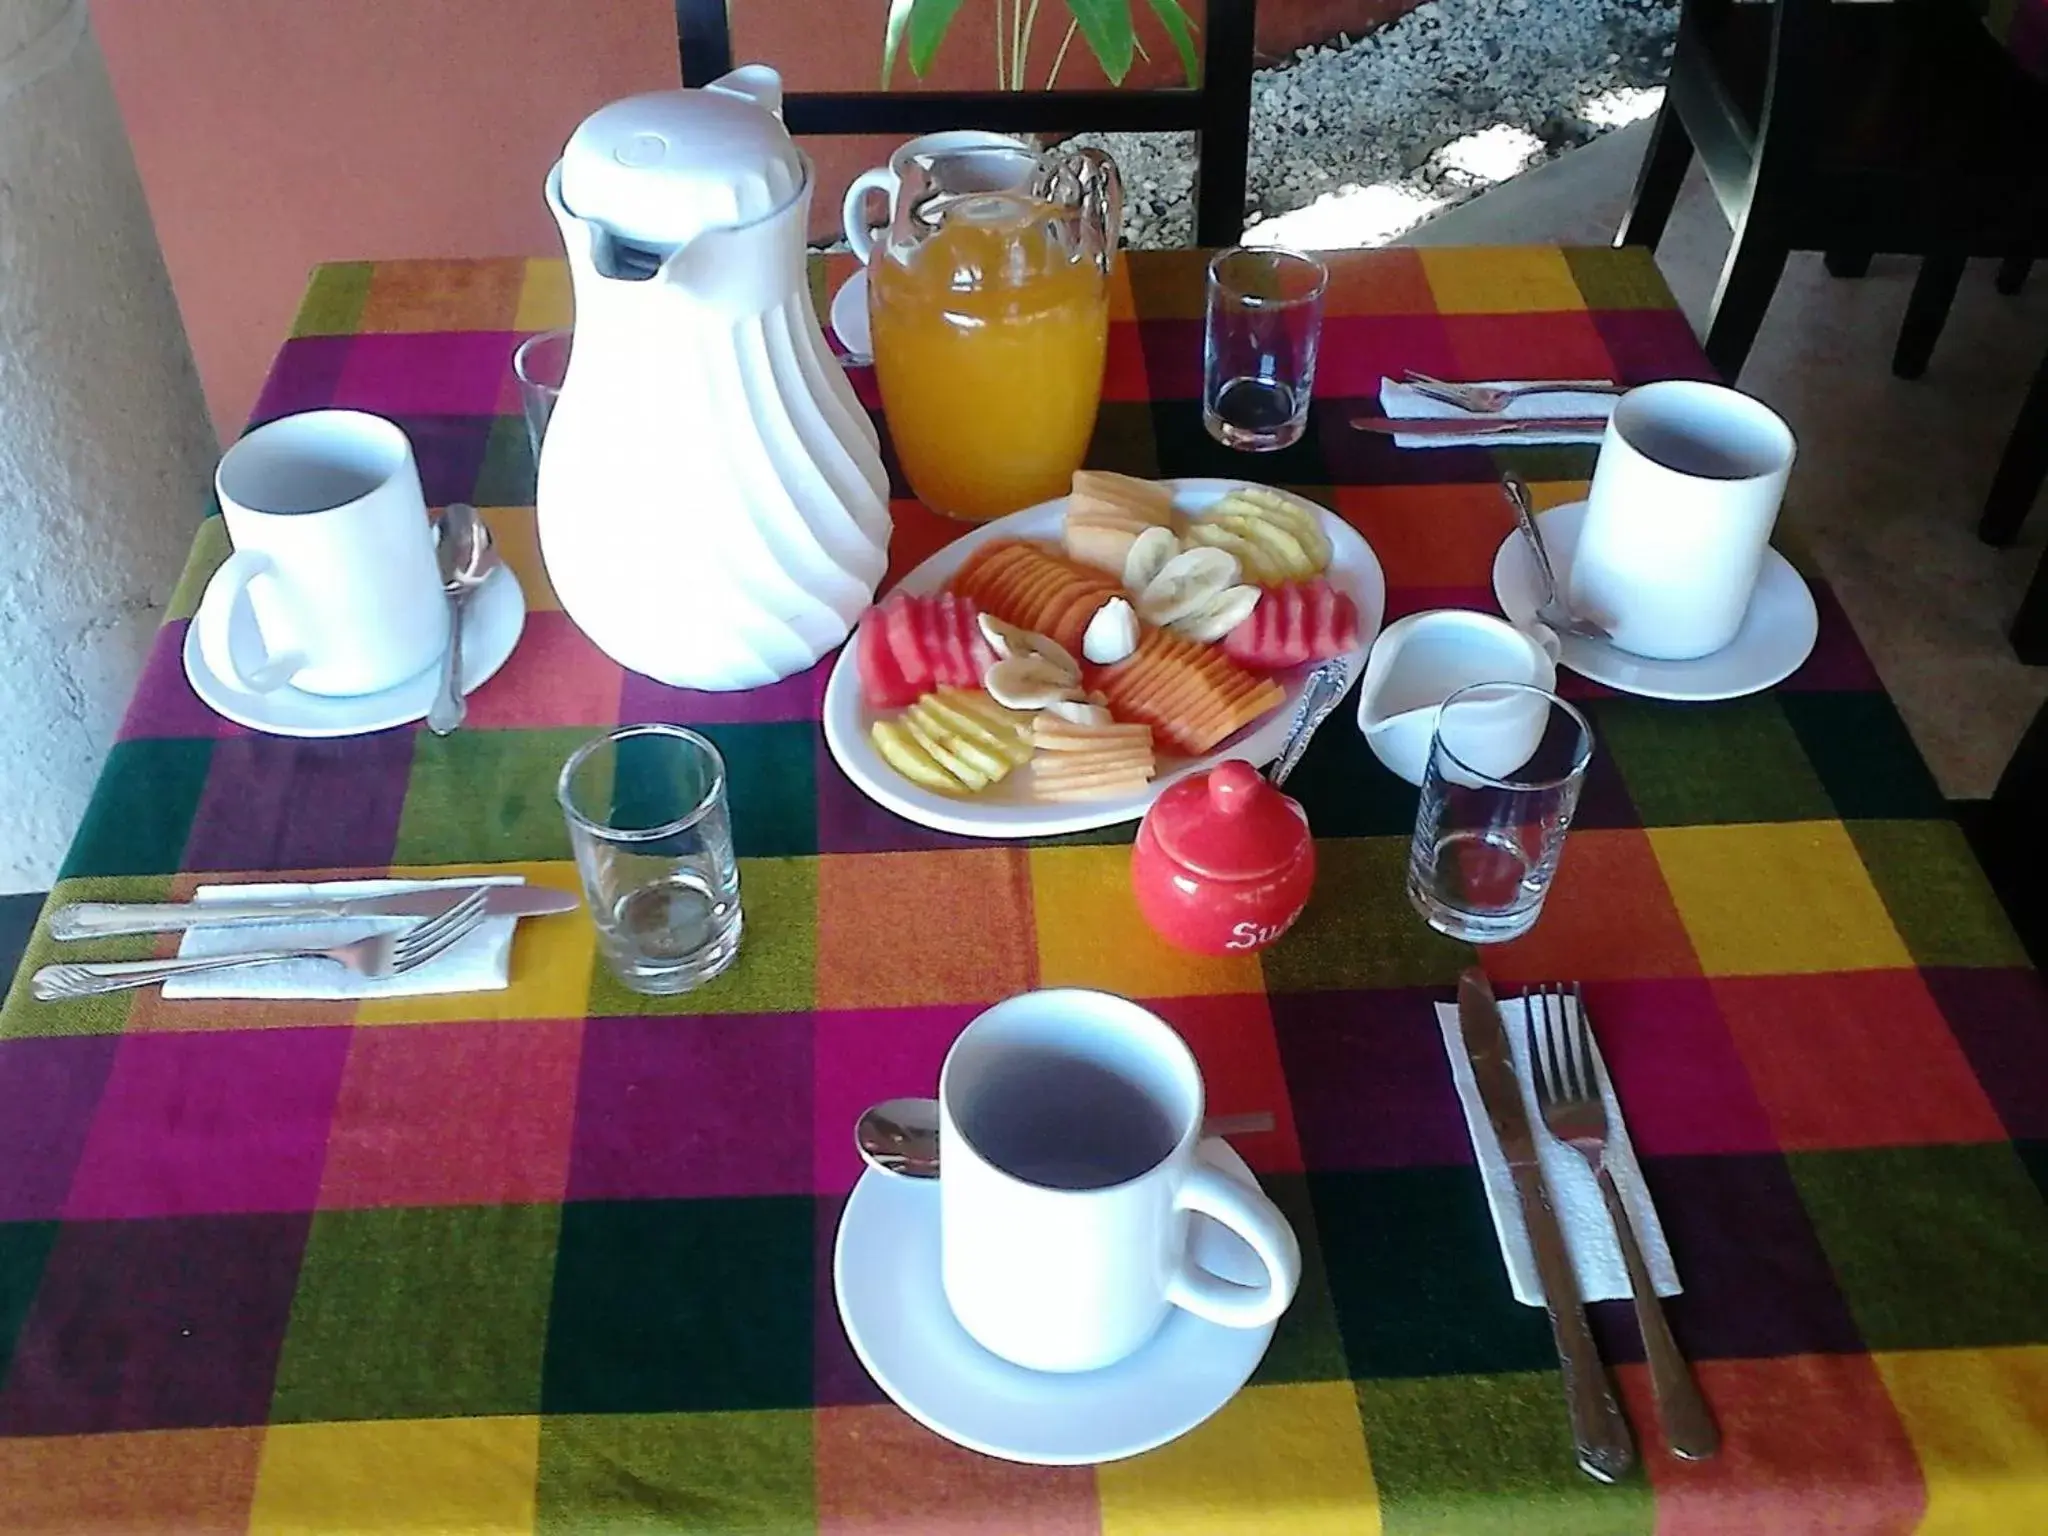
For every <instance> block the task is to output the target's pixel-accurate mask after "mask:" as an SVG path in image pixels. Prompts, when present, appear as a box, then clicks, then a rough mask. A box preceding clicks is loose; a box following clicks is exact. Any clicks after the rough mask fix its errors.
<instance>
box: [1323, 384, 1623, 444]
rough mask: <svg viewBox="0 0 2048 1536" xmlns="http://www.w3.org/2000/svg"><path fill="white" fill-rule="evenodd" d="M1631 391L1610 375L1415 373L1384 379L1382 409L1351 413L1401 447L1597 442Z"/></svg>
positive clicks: (1358, 423)
mask: <svg viewBox="0 0 2048 1536" xmlns="http://www.w3.org/2000/svg"><path fill="white" fill-rule="evenodd" d="M1627 390H1628V386H1627V385H1624V384H1616V383H1614V382H1612V381H1611V380H1608V379H1521V380H1515V379H1505V380H1494V381H1491V382H1487V383H1480V384H1452V383H1448V382H1446V381H1445V380H1442V379H1436V378H1431V377H1430V376H1429V375H1428V374H1420V373H1413V372H1411V373H1410V374H1409V375H1408V376H1407V379H1406V380H1405V381H1401V380H1396V379H1381V380H1380V409H1381V410H1382V411H1383V412H1385V414H1384V415H1381V416H1354V417H1353V418H1352V419H1351V425H1352V426H1353V427H1355V428H1357V429H1358V430H1359V431H1361V432H1379V433H1386V434H1391V435H1392V436H1393V439H1394V445H1395V446H1396V447H1398V448H1455V447H1470V446H1472V445H1474V444H1478V445H1481V446H1485V445H1487V444H1492V443H1516V444H1519V445H1522V446H1525V447H1540V446H1542V445H1544V444H1558V443H1597V442H1599V441H1600V438H1601V435H1602V434H1603V433H1605V432H1606V430H1607V418H1608V417H1609V416H1610V415H1612V414H1613V412H1614V402H1615V401H1616V400H1618V399H1619V398H1620V397H1621V396H1622V395H1623V394H1625V393H1626V392H1627Z"/></svg>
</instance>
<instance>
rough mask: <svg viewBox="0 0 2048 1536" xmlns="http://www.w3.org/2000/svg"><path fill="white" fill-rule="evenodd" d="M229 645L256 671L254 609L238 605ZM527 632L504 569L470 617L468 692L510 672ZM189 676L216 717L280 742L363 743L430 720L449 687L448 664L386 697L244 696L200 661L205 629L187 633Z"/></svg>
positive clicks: (518, 594)
mask: <svg viewBox="0 0 2048 1536" xmlns="http://www.w3.org/2000/svg"><path fill="white" fill-rule="evenodd" d="M233 624H234V628H233V630H232V631H231V632H230V634H229V636H228V644H229V645H230V646H232V647H233V648H234V652H235V659H236V662H237V664H243V663H244V658H246V664H247V665H250V666H255V665H257V664H258V662H259V661H260V658H261V652H262V638H261V637H260V636H259V635H258V634H257V632H256V619H255V616H254V615H253V614H251V613H250V611H249V605H248V604H247V603H237V604H236V605H235V617H234V620H233ZM525 629H526V594H525V593H524V592H522V591H520V590H519V578H518V577H516V576H514V575H513V574H512V568H511V567H510V566H509V565H501V566H499V567H498V569H497V570H496V571H495V572H494V573H493V574H492V575H491V577H490V579H489V580H487V581H486V582H485V583H484V584H483V585H482V586H480V587H478V588H477V589H476V594H475V595H474V596H473V597H471V598H470V600H469V602H468V604H467V606H465V607H464V609H463V613H462V691H463V692H464V693H466V694H467V693H474V692H476V690H477V689H478V688H479V687H481V686H482V685H483V684H484V683H485V682H487V681H488V680H489V679H490V678H491V677H492V676H493V675H494V674H495V673H496V672H497V670H498V668H500V667H502V666H504V665H505V661H506V658H507V657H509V656H510V655H511V654H512V648H513V647H514V646H516V645H517V644H518V643H519V636H520V635H521V633H523V632H524V631H525ZM185 676H186V678H187V679H188V680H189V681H190V682H191V684H192V691H193V692H194V693H196V694H198V695H199V697H200V698H201V699H202V700H204V701H205V703H206V705H207V707H208V708H209V709H211V710H212V711H213V712H214V713H215V714H218V715H225V716H227V718H228V719H230V720H232V721H234V722H235V724H237V725H246V726H248V727H249V729H251V730H252V731H264V732H267V733H268V734H270V735H272V736H362V735H366V734H368V733H369V732H371V731H382V730H388V729H390V727H392V726H394V725H405V724H407V723H408V722H409V721H413V720H419V719H423V718H425V716H426V713H427V710H428V708H429V707H430V706H431V705H432V704H433V702H434V690H435V689H436V688H437V687H438V686H439V684H440V680H441V663H440V659H439V658H438V657H437V658H435V662H434V665H433V666H431V667H429V668H427V669H426V671H424V672H422V673H420V674H419V676H417V677H411V678H407V679H406V680H405V681H404V682H402V683H398V684H396V685H394V686H392V687H390V688H386V689H385V690H384V691H383V692H382V693H365V694H358V695H356V696H355V697H353V698H328V697H326V696H324V695H321V694H317V693H303V692H301V691H300V690H299V689H297V688H292V687H289V686H287V687H284V688H280V689H278V690H277V691H276V692H275V693H244V692H243V691H242V690H241V689H239V688H236V687H234V686H233V685H232V684H230V683H227V682H225V681H223V680H222V679H221V678H220V677H219V676H218V675H217V674H216V673H215V672H214V670H213V669H212V668H211V667H209V666H208V665H207V664H206V658H205V657H204V656H202V655H200V654H199V626H198V625H196V624H194V625H192V626H191V627H190V628H188V629H187V630H186V631H185Z"/></svg>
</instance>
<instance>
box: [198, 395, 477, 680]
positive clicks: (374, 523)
mask: <svg viewBox="0 0 2048 1536" xmlns="http://www.w3.org/2000/svg"><path fill="white" fill-rule="evenodd" d="M214 489H215V490H216V491H217V492H218V493H219V495H220V506H221V513H222V515H223V516H224V517H225V518H226V520H227V525H228V534H229V536H230V537H231V538H232V539H233V541H234V546H235V550H234V553H233V554H231V555H229V556H228V558H227V560H226V561H225V562H224V563H223V564H222V565H221V567H220V569H219V570H217V571H215V572H214V574H213V579H212V580H211V581H209V582H208V583H207V584H206V594H205V596H204V597H202V598H201V599H200V602H199V612H198V614H197V615H196V616H195V618H194V619H193V622H194V624H196V625H197V626H198V629H199V647H200V654H201V655H202V656H204V657H205V659H206V664H207V665H208V666H209V667H211V668H212V669H213V671H214V673H215V674H216V675H217V676H218V677H219V678H220V679H221V680H222V681H223V682H225V683H228V684H230V685H232V686H234V687H236V688H240V689H241V690H242V691H244V692H245V693H270V692H273V691H274V690H276V689H278V688H282V687H284V686H285V685H286V684H287V683H289V684H290V685H291V686H292V687H294V688H298V689H301V690H303V691H304V692H306V693H317V694H327V695H332V696H336V697H347V696H351V695H357V694H365V693H378V692H381V691H382V690H384V689H386V688H389V687H391V686H393V685H394V684H397V683H402V682H404V681H405V680H406V679H407V678H410V677H414V676H417V675H418V674H419V673H421V672H423V671H425V670H426V669H427V668H428V667H430V666H432V665H433V664H434V663H435V662H436V661H437V660H439V659H440V656H441V652H442V650H443V649H444V648H445V647H446V646H447V644H448V602H447V598H446V596H445V595H444V594H443V592H442V590H441V575H440V568H439V566H438V564H437V563H436V560H435V556H434V533H433V525H432V524H431V523H429V522H428V521H427V503H426V497H425V495H424V494H423V493H422V491H421V489H420V472H419V466H418V465H417V464H416V463H415V462H414V461H413V453H412V444H411V443H410V442H409V441H407V439H406V436H405V433H404V432H402V431H400V430H399V428H398V426H397V425H396V424H395V423H393V422H389V421H386V420H385V419H384V418H383V417H381V416H371V415H367V414H365V413H364V412H362V411H307V412H305V413H303V414H302V415H297V416H285V417H281V418H279V419H278V420H276V421H273V422H268V423H266V424H265V425H263V426H260V427H258V428H256V430H255V431H253V432H251V433H249V435H248V436H246V437H244V438H243V439H242V440H241V441H240V442H238V443H236V444H235V445H234V446H233V447H231V448H230V449H228V451H227V452H226V453H225V454H224V455H223V456H222V457H221V461H220V467H219V468H218V469H217V470H215V471H214ZM245 602H246V603H247V604H248V605H249V608H250V610H251V611H252V613H253V614H254V616H255V620H256V629H257V632H258V633H259V634H260V635H261V636H262V641H263V653H264V654H263V659H262V660H261V661H260V662H259V663H256V664H255V665H248V664H247V658H246V656H245V657H243V658H241V659H240V660H238V659H237V657H236V656H235V654H234V652H235V647H234V646H233V645H232V644H231V643H230V637H231V635H232V634H233V632H234V629H235V627H236V626H235V617H236V612H237V610H238V608H239V607H240V605H241V604H243V603H245Z"/></svg>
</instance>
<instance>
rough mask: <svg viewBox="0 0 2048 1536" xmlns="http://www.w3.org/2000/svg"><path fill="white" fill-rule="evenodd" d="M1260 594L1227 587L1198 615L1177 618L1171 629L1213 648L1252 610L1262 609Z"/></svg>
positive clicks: (1256, 591) (1240, 587)
mask: <svg viewBox="0 0 2048 1536" xmlns="http://www.w3.org/2000/svg"><path fill="white" fill-rule="evenodd" d="M1259 593H1260V588H1258V587H1249V586H1238V587H1226V588H1224V589H1223V590H1222V591H1221V592H1219V593H1217V594H1216V595H1215V596H1214V597H1212V598H1210V599H1209V601H1208V602H1207V603H1205V604H1204V605H1203V606H1202V608H1201V609H1200V610H1199V611H1198V612H1195V613H1191V614H1189V615H1188V616H1187V617H1186V618H1182V619H1176V620H1175V621H1174V622H1173V623H1172V624H1170V625H1168V626H1167V627H1168V628H1169V629H1171V630H1172V631H1173V632H1174V633H1175V634H1177V635H1184V636H1185V637H1186V638H1188V639H1190V640H1197V641H1200V642H1201V643H1202V644H1203V645H1213V644H1215V643H1216V642H1217V641H1218V640H1221V639H1222V638H1223V637H1224V636H1225V635H1227V634H1229V633H1230V632H1231V631H1232V630H1233V629H1235V628H1237V626H1238V625H1240V624H1242V623H1243V622H1244V621H1245V620H1246V619H1248V618H1250V617H1251V616H1252V610H1253V609H1254V608H1256V607H1258V606H1259Z"/></svg>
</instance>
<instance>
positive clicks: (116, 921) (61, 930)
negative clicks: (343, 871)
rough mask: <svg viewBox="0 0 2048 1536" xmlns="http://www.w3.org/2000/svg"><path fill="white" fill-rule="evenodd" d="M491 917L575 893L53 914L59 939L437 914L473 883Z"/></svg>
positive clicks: (255, 902)
mask: <svg viewBox="0 0 2048 1536" xmlns="http://www.w3.org/2000/svg"><path fill="white" fill-rule="evenodd" d="M479 889H480V890H482V891H483V892H484V916H486V917H544V916H546V915H548V914H549V913H553V912H573V911H575V910H576V906H577V900H576V897H575V896H573V895H572V894H570V893H569V892H567V891H558V890H555V889H553V888H552V887H550V886H545V885H428V886H421V887H419V888H418V889H416V890H410V891H399V892H395V893H394V894H392V895H389V896H327V897H310V898H307V897H296V896H294V897H276V896H273V897H268V898H255V899H251V900H248V901H233V900H226V899H223V900H220V901H79V902H73V903H72V904H71V905H70V906H68V907H59V908H58V909H57V910H56V911H55V912H53V913H51V914H50V937H51V938H53V939H105V938H112V937H114V936H116V935H118V934H128V933H183V932H184V931H185V930H186V929H188V928H202V927H203V928H213V927H243V926H247V925H249V924H254V923H303V922H319V921H322V920H326V919H337V918H349V917H434V916H437V915H439V914H440V913H442V912H445V911H447V910H448V908H449V907H451V906H452V905H454V904H455V903H456V902H458V901H460V900H462V898H463V897H465V896H467V895H468V894H469V893H470V892H471V891H473V890H479Z"/></svg>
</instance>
